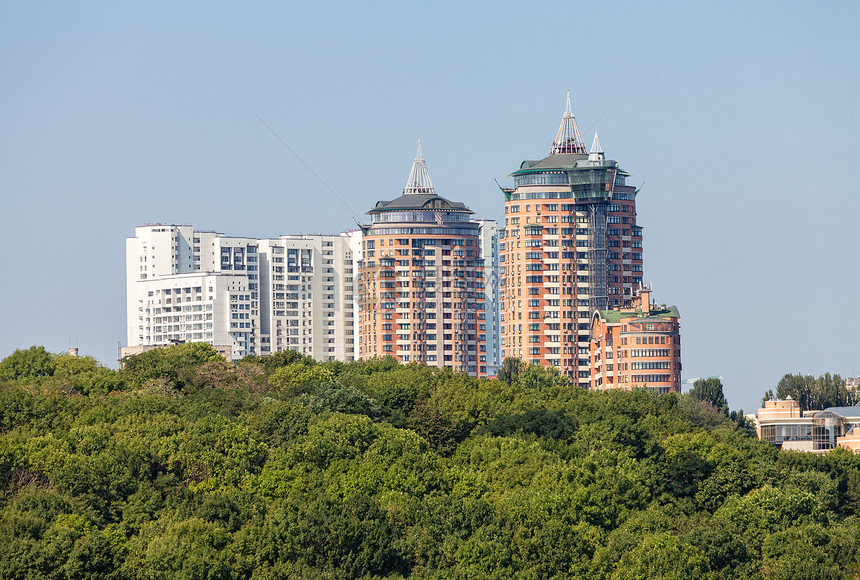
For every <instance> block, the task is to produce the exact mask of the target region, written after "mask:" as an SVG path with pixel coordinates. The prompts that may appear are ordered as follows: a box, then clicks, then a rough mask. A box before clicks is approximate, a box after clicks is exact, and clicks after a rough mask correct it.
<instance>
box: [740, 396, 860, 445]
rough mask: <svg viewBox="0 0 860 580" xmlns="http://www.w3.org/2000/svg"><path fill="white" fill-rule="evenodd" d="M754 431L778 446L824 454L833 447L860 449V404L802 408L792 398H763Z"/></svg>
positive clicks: (764, 439)
mask: <svg viewBox="0 0 860 580" xmlns="http://www.w3.org/2000/svg"><path fill="white" fill-rule="evenodd" d="M756 433H757V434H758V437H759V439H761V440H762V441H768V442H770V443H773V444H774V445H775V446H777V447H779V448H780V449H785V450H789V449H790V450H794V451H808V452H812V453H824V452H826V451H829V450H831V449H833V448H835V447H844V448H846V449H851V450H852V451H854V452H855V453H858V452H860V406H853V407H829V408H827V409H823V410H816V411H802V410H801V409H800V405H799V404H798V402H797V401H795V400H794V399H792V398H791V397H787V398H786V399H778V400H773V401H766V402H765V405H764V408H761V409H759V410H758V415H757V416H756Z"/></svg>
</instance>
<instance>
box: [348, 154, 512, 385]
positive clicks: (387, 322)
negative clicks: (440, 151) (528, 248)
mask: <svg viewBox="0 0 860 580" xmlns="http://www.w3.org/2000/svg"><path fill="white" fill-rule="evenodd" d="M367 213H368V215H370V217H371V223H370V224H369V225H366V226H364V227H363V228H362V229H363V236H362V242H361V244H362V260H361V262H360V264H359V267H358V272H359V280H358V289H357V293H358V307H359V316H358V325H359V353H358V356H359V357H361V358H365V359H367V358H373V357H379V356H387V355H391V356H393V357H395V358H396V359H398V360H400V361H403V362H410V361H415V362H422V363H426V364H428V365H431V366H438V367H451V368H452V369H454V370H455V371H459V372H463V373H468V374H470V375H473V376H485V375H486V374H487V372H488V367H490V368H491V367H493V366H495V365H497V364H498V351H497V350H494V349H496V348H497V343H495V341H494V338H493V337H494V335H495V334H496V328H495V326H494V323H495V318H494V312H495V309H494V308H493V305H492V302H491V301H492V294H493V292H495V278H496V277H495V275H494V271H493V264H494V257H495V241H496V239H497V238H496V236H497V233H496V228H495V222H490V221H473V220H472V219H471V215H472V213H473V212H472V211H471V210H470V209H469V208H467V207H466V206H465V205H464V204H462V203H460V202H455V201H450V200H448V199H445V198H444V197H441V196H439V195H438V194H437V193H436V190H435V188H434V187H433V183H432V181H431V180H430V174H429V172H428V170H427V165H426V164H425V162H424V158H423V157H422V155H421V143H420V141H419V143H418V154H417V156H416V157H415V160H414V162H413V164H412V170H411V172H410V174H409V178H408V180H407V183H406V187H405V188H404V189H403V194H402V195H401V196H400V197H398V198H396V199H393V200H391V201H379V202H377V204H376V206H375V207H374V208H373V209H371V210H370V211H368V212H367ZM488 274H489V275H488ZM488 295H489V296H488ZM488 302H490V304H489V305H488ZM491 370H492V369H491Z"/></svg>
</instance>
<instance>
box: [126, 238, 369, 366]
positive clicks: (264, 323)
mask: <svg viewBox="0 0 860 580" xmlns="http://www.w3.org/2000/svg"><path fill="white" fill-rule="evenodd" d="M359 252H360V232H358V231H354V232H348V233H344V234H340V235H312V236H299V235H295V236H293V235H291V236H281V237H279V238H275V239H255V238H240V237H230V236H225V235H223V234H220V233H216V232H207V231H199V230H195V229H194V228H193V227H192V226H181V225H164V224H150V225H146V226H140V227H138V228H136V229H135V236H134V237H133V238H128V239H127V240H126V269H127V272H126V278H127V290H126V296H127V328H128V343H127V344H128V348H129V350H127V351H126V352H135V351H136V350H140V349H142V348H147V347H152V346H165V345H170V344H175V343H181V342H206V343H209V344H211V345H213V346H214V347H215V348H216V349H218V350H219V351H221V352H222V353H224V354H225V356H227V358H228V359H231V360H238V359H240V358H242V357H243V356H247V355H262V356H265V355H267V354H271V353H273V352H278V351H282V350H285V349H288V348H290V349H293V350H296V351H298V352H301V353H303V354H306V355H309V356H312V357H313V358H315V359H317V360H332V359H337V360H347V361H348V360H352V359H353V358H354V357H355V336H354V313H355V306H354V294H353V287H354V275H355V270H354V268H355V263H356V262H357V261H358V256H359Z"/></svg>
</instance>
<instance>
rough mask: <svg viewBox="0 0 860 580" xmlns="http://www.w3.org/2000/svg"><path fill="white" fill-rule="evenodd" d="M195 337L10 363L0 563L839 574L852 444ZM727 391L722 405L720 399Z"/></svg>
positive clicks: (657, 399) (851, 568) (848, 561)
mask: <svg viewBox="0 0 860 580" xmlns="http://www.w3.org/2000/svg"><path fill="white" fill-rule="evenodd" d="M509 368H511V369H514V368H516V371H517V372H515V373H513V372H511V373H509V374H508V376H507V377H506V380H503V381H501V380H487V379H475V378H471V377H467V376H464V375H459V374H455V373H452V372H450V371H449V370H437V369H434V368H429V367H426V366H420V365H416V364H411V365H400V364H398V363H396V362H395V361H393V360H392V359H381V360H373V361H366V362H352V363H348V364H343V363H316V362H314V361H313V360H311V359H309V358H307V357H303V356H301V355H298V354H296V353H292V352H290V353H279V354H278V355H273V356H271V357H267V358H266V359H256V358H249V359H245V360H243V361H242V362H240V363H239V364H238V365H236V366H232V365H229V364H227V363H226V362H225V361H223V359H221V358H220V357H218V356H217V354H215V353H214V350H212V349H211V348H209V347H207V346H205V345H200V344H197V345H194V344H189V345H179V346H174V347H170V348H165V349H157V350H153V351H149V352H146V353H143V354H141V355H137V356H136V357H132V358H130V359H128V360H127V361H126V364H125V366H124V368H123V369H122V370H121V371H113V370H111V369H107V368H105V367H102V366H101V365H99V364H98V362H97V361H95V360H94V359H92V358H90V357H79V358H75V357H69V356H68V355H52V354H50V353H46V352H45V351H44V349H39V348H36V347H34V348H33V349H30V350H27V351H16V353H14V354H13V355H10V357H7V359H5V360H4V361H2V362H0V474H2V480H0V484H2V486H3V489H2V491H3V506H2V511H0V578H8V579H15V578H69V579H72V578H117V579H119V578H130V579H132V578H133V579H137V578H141V579H150V578H152V579H154V578H187V579H196V578H201V579H204V578H206V579H210V578H211V579H221V578H224V579H227V578H243V579H251V578H253V579H270V578H271V579H274V578H290V577H295V578H311V579H313V578H319V579H328V578H331V579H334V578H427V579H431V578H432V579H437V578H438V579H443V578H445V579H448V578H450V579H455V578H457V579H459V578H462V579H466V578H469V579H471V578H499V579H502V578H505V579H507V578H522V579H543V578H547V579H549V578H555V579H561V578H577V577H582V578H655V577H663V578H693V577H702V578H843V577H850V576H851V575H852V574H854V573H856V572H857V571H858V567H857V561H858V540H857V538H858V537H860V522H858V519H857V516H858V513H860V459H858V457H855V456H854V455H852V454H851V453H850V452H848V451H845V450H840V449H837V450H834V451H832V452H830V453H829V454H826V455H812V454H801V453H796V452H779V451H777V450H776V449H775V448H774V447H772V446H770V445H768V444H766V443H763V442H760V441H758V440H757V439H756V438H755V435H754V433H752V432H751V431H750V430H749V428H748V427H746V426H745V425H744V424H743V421H742V418H740V421H733V420H731V418H730V417H728V416H727V415H726V413H725V409H724V408H722V404H721V403H720V402H721V401H722V400H724V398H723V399H721V398H720V397H721V396H722V390H721V388H720V389H717V388H716V387H717V386H716V385H711V384H708V385H702V387H701V388H700V389H698V391H697V392H698V394H699V396H698V398H696V397H691V396H687V395H684V396H680V395H675V394H671V395H656V394H654V393H650V392H646V391H633V392H623V391H609V392H591V391H586V390H582V389H579V388H577V387H573V386H571V385H570V384H569V382H568V381H567V379H565V378H564V377H562V376H560V375H559V374H558V373H557V372H555V371H554V370H553V369H547V368H539V367H534V366H526V367H523V366H516V365H509ZM726 408H727V407H726Z"/></svg>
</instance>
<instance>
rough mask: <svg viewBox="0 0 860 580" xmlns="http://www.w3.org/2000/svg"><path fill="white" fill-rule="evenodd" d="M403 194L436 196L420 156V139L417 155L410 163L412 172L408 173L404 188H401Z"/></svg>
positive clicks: (422, 158) (419, 140)
mask: <svg viewBox="0 0 860 580" xmlns="http://www.w3.org/2000/svg"><path fill="white" fill-rule="evenodd" d="M403 193H404V194H431V195H435V194H436V189H435V188H434V187H433V182H432V181H430V172H429V171H428V170H427V164H426V163H424V157H422V156H421V139H420V138H419V139H418V153H417V154H416V155H415V160H414V161H413V162H412V170H411V171H410V172H409V179H407V180H406V187H404V188H403Z"/></svg>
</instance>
